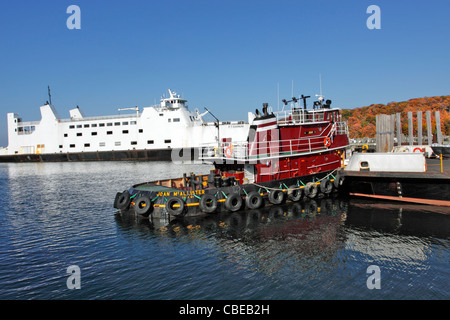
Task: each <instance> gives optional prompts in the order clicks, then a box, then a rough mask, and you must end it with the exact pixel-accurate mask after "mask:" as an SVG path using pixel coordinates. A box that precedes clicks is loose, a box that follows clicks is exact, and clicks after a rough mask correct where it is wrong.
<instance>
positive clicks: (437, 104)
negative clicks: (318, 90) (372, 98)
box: [341, 96, 450, 138]
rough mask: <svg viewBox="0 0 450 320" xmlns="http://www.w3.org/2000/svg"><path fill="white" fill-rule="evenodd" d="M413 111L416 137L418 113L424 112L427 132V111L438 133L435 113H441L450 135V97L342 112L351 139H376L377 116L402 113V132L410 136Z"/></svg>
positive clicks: (445, 132)
mask: <svg viewBox="0 0 450 320" xmlns="http://www.w3.org/2000/svg"><path fill="white" fill-rule="evenodd" d="M409 111H412V113H413V121H414V125H413V127H414V135H417V111H422V122H423V123H422V128H423V129H422V130H423V132H424V133H426V132H427V122H426V116H425V111H431V127H432V132H433V134H435V133H436V119H435V113H434V111H440V118H441V130H442V134H443V135H444V136H448V135H450V96H437V97H425V98H415V99H411V100H408V101H403V102H390V103H388V104H387V105H384V104H372V105H370V106H368V107H362V108H355V109H343V110H341V114H342V118H343V120H345V121H347V122H348V128H349V135H350V138H364V137H367V138H374V137H375V133H376V116H377V115H379V114H395V113H401V120H402V131H403V134H405V135H408V116H407V113H408V112H409Z"/></svg>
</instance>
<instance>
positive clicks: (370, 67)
mask: <svg viewBox="0 0 450 320" xmlns="http://www.w3.org/2000/svg"><path fill="white" fill-rule="evenodd" d="M72 4H75V5H78V6H79V7H80V9H81V29H80V30H69V29H68V28H67V27H66V20H67V19H68V18H69V16H70V14H67V13H66V9H67V7H68V6H69V5H72ZM372 4H374V5H378V6H379V7H380V9H381V29H380V30H369V29H368V28H367V27H366V20H367V19H368V18H369V16H370V14H367V13H366V10H367V7H368V6H369V5H372ZM449 13H450V1H448V0H440V1H439V0H435V1H433V0H431V1H411V0H410V1H400V0H389V1H385V0H371V1H366V0H343V1H332V0H317V1H299V0H296V1H287V0H258V1H254V0H239V1H235V0H220V1H219V0H205V1H204V0H164V1H162V0H158V1H156V0H155V1H148V0H147V1H140V0H131V1H130V0H128V1H124V0H111V1H101V0H89V1H85V0H71V1H65V0H58V1H57V0H53V1H49V0H40V1H21V0H16V1H2V2H1V4H0V46H1V47H0V48H1V50H0V126H1V127H0V146H6V145H7V136H6V113H7V112H16V113H18V114H19V115H20V116H21V117H22V118H23V120H24V121H31V120H39V119H40V113H39V106H41V105H42V104H43V103H44V102H45V101H46V100H48V98H47V85H50V87H51V89H52V102H53V104H54V106H55V108H56V109H57V111H58V113H59V116H60V117H61V118H68V117H69V116H68V110H69V109H71V108H73V107H75V106H77V105H79V106H80V107H81V108H82V110H83V111H84V113H85V114H86V115H87V116H96V115H109V114H115V113H117V109H118V108H123V107H133V106H139V107H145V106H149V105H152V104H154V103H155V101H156V102H159V99H160V97H161V95H162V94H163V93H165V92H166V91H167V89H168V88H172V89H173V90H175V91H177V92H179V93H181V94H182V96H183V97H184V98H186V99H187V100H188V101H189V105H190V107H191V108H199V110H200V111H203V110H204V107H207V108H209V109H210V110H211V111H213V113H214V114H215V115H216V116H217V117H218V118H219V119H221V120H244V119H246V117H247V112H248V111H254V109H255V108H260V107H261V105H262V103H263V102H269V104H270V105H272V106H273V107H274V109H276V108H277V105H278V101H277V87H278V86H279V94H280V99H283V98H290V97H291V91H292V82H293V84H294V95H296V96H298V95H300V94H305V95H311V96H314V95H315V94H318V93H319V74H321V75H322V88H323V93H324V95H325V96H326V98H329V99H331V100H332V101H333V106H335V107H341V108H354V107H362V106H366V105H370V104H374V103H388V102H390V101H403V100H407V99H411V98H416V97H424V96H435V95H448V94H450V80H449V76H450V19H449V18H448V15H449ZM311 102H312V101H311ZM311 102H310V103H311Z"/></svg>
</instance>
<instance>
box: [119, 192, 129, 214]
mask: <svg viewBox="0 0 450 320" xmlns="http://www.w3.org/2000/svg"><path fill="white" fill-rule="evenodd" d="M130 203H131V199H130V193H129V192H128V191H127V190H125V191H124V192H122V194H121V195H120V196H119V198H118V199H117V203H116V205H117V208H118V209H120V210H125V209H128V207H129V206H130Z"/></svg>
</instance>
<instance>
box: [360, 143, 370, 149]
mask: <svg viewBox="0 0 450 320" xmlns="http://www.w3.org/2000/svg"><path fill="white" fill-rule="evenodd" d="M361 149H362V150H369V146H368V145H367V144H365V145H363V146H362V148H361Z"/></svg>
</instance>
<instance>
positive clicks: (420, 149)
mask: <svg viewBox="0 0 450 320" xmlns="http://www.w3.org/2000/svg"><path fill="white" fill-rule="evenodd" d="M417 150H418V151H419V152H425V148H424V149H422V148H415V149H414V150H413V152H416V151H417Z"/></svg>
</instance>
